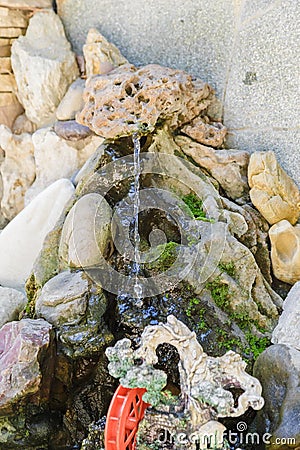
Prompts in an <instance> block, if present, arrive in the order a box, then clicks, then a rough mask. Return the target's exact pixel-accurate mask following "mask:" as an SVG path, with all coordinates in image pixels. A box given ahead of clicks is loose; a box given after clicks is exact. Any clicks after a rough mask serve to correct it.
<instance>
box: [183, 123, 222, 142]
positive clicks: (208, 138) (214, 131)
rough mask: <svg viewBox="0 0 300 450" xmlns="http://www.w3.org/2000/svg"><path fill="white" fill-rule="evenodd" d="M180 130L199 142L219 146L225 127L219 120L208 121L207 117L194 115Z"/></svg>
mask: <svg viewBox="0 0 300 450" xmlns="http://www.w3.org/2000/svg"><path fill="white" fill-rule="evenodd" d="M181 131H182V132H183V133H185V134H187V135H188V136H189V137H191V138H192V139H194V140H195V141H197V142H200V144H205V145H209V146H210V147H220V146H221V145H222V144H223V142H224V139H225V136H226V133H227V128H226V127H224V125H223V124H222V123H221V122H212V123H209V121H208V119H207V120H205V119H204V118H202V117H196V119H194V120H193V121H192V122H191V123H189V124H188V125H185V126H184V127H183V128H182V129H181Z"/></svg>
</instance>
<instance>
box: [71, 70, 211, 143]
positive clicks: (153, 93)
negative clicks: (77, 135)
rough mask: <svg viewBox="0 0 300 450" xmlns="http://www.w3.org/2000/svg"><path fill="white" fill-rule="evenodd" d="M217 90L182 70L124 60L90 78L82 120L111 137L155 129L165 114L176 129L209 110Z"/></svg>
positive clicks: (98, 131) (94, 129)
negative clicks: (206, 109)
mask: <svg viewBox="0 0 300 450" xmlns="http://www.w3.org/2000/svg"><path fill="white" fill-rule="evenodd" d="M212 92H213V91H212V89H211V88H210V87H209V86H208V84H206V83H203V82H202V81H201V80H199V79H196V80H194V79H193V78H192V77H191V76H190V75H188V74H187V73H186V72H184V71H181V70H174V69H169V68H166V67H161V66H159V65H156V64H151V65H148V66H145V67H141V68H140V69H136V68H135V67H134V66H132V65H129V64H124V65H122V66H120V67H118V68H117V69H114V70H113V71H111V72H110V73H108V74H106V75H99V76H95V77H93V78H91V79H90V80H89V81H88V82H87V88H86V90H85V93H84V100H85V107H84V109H83V110H82V112H81V113H80V114H78V115H77V119H76V120H77V121H78V122H79V123H81V124H82V125H86V126H89V127H90V128H91V129H92V130H93V131H95V133H97V134H99V135H100V136H103V137H105V138H115V137H117V136H127V135H130V134H132V133H134V132H136V131H144V132H145V131H152V130H153V129H154V126H155V125H156V123H157V121H158V120H159V119H160V120H167V121H168V123H169V125H170V127H171V128H173V129H175V128H178V127H179V126H181V125H183V124H184V123H187V122H190V121H191V120H192V119H194V117H196V116H198V115H199V114H200V112H201V111H203V110H205V108H207V106H208V105H209V103H210V101H211V98H212Z"/></svg>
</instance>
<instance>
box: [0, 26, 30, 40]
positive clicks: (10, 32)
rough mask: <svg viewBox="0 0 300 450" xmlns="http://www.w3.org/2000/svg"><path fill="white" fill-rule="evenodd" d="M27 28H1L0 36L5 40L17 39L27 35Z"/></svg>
mask: <svg viewBox="0 0 300 450" xmlns="http://www.w3.org/2000/svg"><path fill="white" fill-rule="evenodd" d="M25 32H26V28H15V27H10V28H1V27H0V36H1V37H3V38H17V37H19V36H21V35H22V34H25Z"/></svg>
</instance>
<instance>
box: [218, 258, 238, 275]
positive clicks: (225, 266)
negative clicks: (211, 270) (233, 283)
mask: <svg viewBox="0 0 300 450" xmlns="http://www.w3.org/2000/svg"><path fill="white" fill-rule="evenodd" d="M218 267H219V269H220V270H221V271H222V272H226V273H227V274H228V275H229V276H231V277H234V276H235V273H236V271H235V265H234V263H233V262H232V261H230V262H228V263H220V264H219V265H218Z"/></svg>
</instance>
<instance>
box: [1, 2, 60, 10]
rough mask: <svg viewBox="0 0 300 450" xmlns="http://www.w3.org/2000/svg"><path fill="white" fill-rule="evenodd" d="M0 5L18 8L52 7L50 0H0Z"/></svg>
mask: <svg viewBox="0 0 300 450" xmlns="http://www.w3.org/2000/svg"><path fill="white" fill-rule="evenodd" d="M0 6H7V7H9V8H18V9H35V8H52V0H0Z"/></svg>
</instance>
